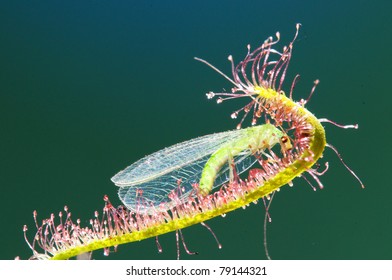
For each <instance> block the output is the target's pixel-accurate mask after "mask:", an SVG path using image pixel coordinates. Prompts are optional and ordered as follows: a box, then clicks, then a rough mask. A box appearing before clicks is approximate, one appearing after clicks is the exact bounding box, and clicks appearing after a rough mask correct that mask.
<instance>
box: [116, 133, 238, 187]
mask: <svg viewBox="0 0 392 280" xmlns="http://www.w3.org/2000/svg"><path fill="white" fill-rule="evenodd" d="M242 135H243V131H242V130H233V131H227V132H220V133H215V134H209V135H206V136H202V137H199V138H195V139H192V140H189V141H185V142H182V143H179V144H176V145H173V146H171V147H168V148H165V149H163V150H160V151H158V152H155V153H153V154H151V155H149V156H146V157H144V158H142V159H140V160H138V161H137V162H135V163H133V164H132V165H130V166H128V167H127V168H125V169H124V170H122V171H120V172H119V173H117V174H116V175H115V176H113V177H112V178H111V180H112V181H113V183H114V184H115V185H117V186H119V187H125V186H135V185H140V184H141V183H143V182H148V181H151V180H153V179H155V178H159V177H161V176H163V175H165V174H168V173H170V172H172V171H174V170H177V169H181V168H183V167H185V166H188V165H190V164H192V163H193V162H195V161H198V160H200V159H202V158H204V157H205V156H206V155H210V154H212V153H213V152H215V151H216V150H217V149H219V147H221V146H222V145H223V144H225V143H227V142H228V141H232V140H235V139H237V138H239V137H241V136H242Z"/></svg>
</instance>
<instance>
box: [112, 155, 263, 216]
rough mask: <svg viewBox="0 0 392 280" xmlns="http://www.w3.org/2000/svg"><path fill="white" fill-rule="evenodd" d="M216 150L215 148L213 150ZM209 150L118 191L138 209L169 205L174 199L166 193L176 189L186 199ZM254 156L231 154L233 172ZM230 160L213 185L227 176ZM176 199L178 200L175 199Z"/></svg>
mask: <svg viewBox="0 0 392 280" xmlns="http://www.w3.org/2000/svg"><path fill="white" fill-rule="evenodd" d="M213 152H215V151H213ZM210 156H211V154H208V155H205V156H204V157H202V158H200V159H198V160H196V161H194V162H192V163H190V164H188V165H186V166H183V167H182V168H179V169H175V170H172V171H171V172H169V173H166V174H164V175H162V176H160V177H158V178H155V179H154V180H150V181H146V182H143V183H141V184H137V185H133V186H128V187H120V189H119V191H118V195H119V197H120V199H121V200H122V202H123V203H124V204H125V206H126V207H127V208H128V209H131V210H134V211H138V212H148V211H149V210H150V209H151V208H152V207H155V208H157V209H160V207H163V208H164V209H165V210H167V209H170V208H172V207H173V206H174V205H175V204H176V202H174V201H172V200H171V199H170V198H169V194H170V192H172V191H175V192H176V194H177V197H179V199H180V201H186V200H187V199H189V197H192V196H195V195H196V192H197V191H196V190H195V189H194V187H193V186H194V185H195V184H198V183H199V180H200V177H201V173H202V171H203V168H204V166H205V164H206V162H207V161H208V159H209V158H210ZM255 161H256V159H255V158H254V157H253V156H252V155H251V153H250V151H249V150H247V151H243V152H241V153H240V154H238V155H237V156H235V157H233V163H234V165H235V168H236V172H237V173H238V174H241V173H242V172H244V171H246V170H247V169H249V168H250V167H251V166H252V165H253V164H254V163H255ZM231 164H232V163H226V164H225V165H224V166H223V167H222V168H221V170H220V171H219V172H218V174H217V177H216V180H215V182H214V186H213V188H217V187H220V186H221V185H223V184H224V183H226V182H228V181H229V180H230V175H229V174H230V167H231ZM177 203H178V202H177Z"/></svg>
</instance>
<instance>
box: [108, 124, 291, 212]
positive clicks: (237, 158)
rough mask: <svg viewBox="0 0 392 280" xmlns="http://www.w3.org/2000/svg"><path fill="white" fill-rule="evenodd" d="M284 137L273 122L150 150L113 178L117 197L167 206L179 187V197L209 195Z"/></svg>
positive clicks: (146, 207) (143, 206) (146, 208)
mask: <svg viewBox="0 0 392 280" xmlns="http://www.w3.org/2000/svg"><path fill="white" fill-rule="evenodd" d="M282 137H283V138H284V137H285V133H283V132H282V131H281V130H279V129H278V128H277V127H275V126H273V125H272V124H263V125H259V126H254V127H249V128H244V129H237V130H232V131H226V132H220V133H214V134H209V135H205V136H202V137H198V138H194V139H191V140H188V141H185V142H182V143H179V144H176V145H173V146H170V147H168V148H165V149H162V150H160V151H158V152H155V153H153V154H151V155H148V156H146V157H144V158H142V159H140V160H138V161H136V162H135V163H133V164H132V165H130V166H128V167H127V168H125V169H124V170H122V171H120V172H119V173H117V174H116V175H115V176H113V177H112V178H111V180H112V181H113V183H114V184H115V185H117V186H118V187H120V188H119V191H118V195H119V198H120V200H121V201H122V202H123V204H124V205H125V206H126V207H127V208H128V209H130V210H133V211H138V212H151V211H152V209H158V211H159V209H162V210H167V209H170V208H172V207H173V206H175V205H173V203H178V201H177V202H173V201H172V200H171V199H170V196H169V194H170V193H171V192H173V191H176V190H179V189H180V190H181V193H180V194H178V196H179V198H180V201H186V200H187V199H188V198H189V197H190V196H196V195H197V193H199V194H201V195H203V196H204V195H207V194H208V193H209V192H210V191H211V190H212V189H214V188H218V187H220V186H222V185H223V184H225V183H227V182H229V181H230V180H231V179H232V178H233V168H235V172H236V174H241V173H243V172H244V171H246V170H248V169H249V168H250V167H251V166H252V165H253V164H254V163H255V162H256V161H257V158H256V157H255V155H257V154H263V151H264V150H265V149H269V148H272V147H273V146H274V145H275V144H278V143H280V142H281V139H282ZM179 185H180V186H181V188H179ZM195 189H196V190H198V191H195Z"/></svg>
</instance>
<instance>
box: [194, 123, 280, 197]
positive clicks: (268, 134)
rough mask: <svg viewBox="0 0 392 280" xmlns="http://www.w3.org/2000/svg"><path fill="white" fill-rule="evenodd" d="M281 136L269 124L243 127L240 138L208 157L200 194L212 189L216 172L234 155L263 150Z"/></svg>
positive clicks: (272, 144)
mask: <svg viewBox="0 0 392 280" xmlns="http://www.w3.org/2000/svg"><path fill="white" fill-rule="evenodd" d="M283 136H284V133H283V132H282V131H280V130H279V129H278V128H276V127H275V126H273V125H271V124H265V125H260V126H255V127H249V128H245V129H243V136H242V137H241V138H239V139H236V140H233V141H231V142H229V143H227V144H226V145H224V146H223V147H221V148H220V149H218V150H217V151H216V152H214V153H213V154H212V155H211V157H210V158H209V159H208V161H207V163H206V164H205V166H204V169H203V171H202V174H201V178H200V183H199V191H200V194H201V195H207V194H208V193H209V192H210V191H211V190H212V187H213V185H214V181H215V178H216V176H217V174H218V172H219V171H220V170H221V168H222V166H223V165H224V164H226V163H228V164H231V162H233V157H234V156H237V155H239V154H240V153H242V152H244V151H250V153H251V154H253V155H254V154H256V153H260V152H263V151H264V150H265V149H268V148H272V147H273V146H274V145H275V144H277V143H279V142H280V139H281V138H282V137H283ZM230 170H232V167H230ZM230 177H231V178H232V174H230Z"/></svg>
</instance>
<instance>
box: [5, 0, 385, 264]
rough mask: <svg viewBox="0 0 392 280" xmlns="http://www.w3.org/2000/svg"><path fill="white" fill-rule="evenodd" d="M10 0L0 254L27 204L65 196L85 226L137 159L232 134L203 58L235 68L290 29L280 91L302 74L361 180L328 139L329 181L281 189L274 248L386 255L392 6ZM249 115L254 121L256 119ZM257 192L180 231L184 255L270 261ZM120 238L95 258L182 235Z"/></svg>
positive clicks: (303, 93) (57, 204)
mask: <svg viewBox="0 0 392 280" xmlns="http://www.w3.org/2000/svg"><path fill="white" fill-rule="evenodd" d="M377 3H378V4H375V2H374V1H364V0H362V1H343V2H342V1H335V0H331V1H285V0H283V1H278V2H276V1H250V0H245V1H225V2H221V1H147V0H146V1H114V2H113V1H98V2H96V1H83V3H81V1H18V0H15V1H2V2H1V4H0V62H1V66H0V128H1V137H0V154H1V160H0V187H1V190H2V196H1V197H2V202H1V215H0V225H1V231H0V237H1V238H0V240H1V241H0V242H1V243H0V244H1V248H2V250H1V251H0V258H1V259H13V258H14V257H15V256H20V257H21V258H22V259H26V258H28V257H30V256H31V251H30V249H29V248H28V246H27V245H26V243H25V242H24V239H23V232H22V227H23V225H24V224H26V225H28V227H29V228H30V231H28V236H29V238H30V239H32V238H33V234H34V222H33V218H32V212H33V210H37V212H38V219H39V220H41V219H43V218H46V217H48V216H49V215H50V213H55V214H56V215H57V213H58V212H59V211H60V210H62V209H63V207H64V205H67V206H68V207H69V208H70V211H71V212H72V215H73V217H74V218H75V219H76V218H77V217H80V218H81V220H82V223H83V224H87V223H88V221H89V218H90V217H93V213H94V210H101V209H102V207H103V200H102V198H103V195H105V194H107V195H108V196H109V197H110V198H111V201H112V203H113V204H114V205H117V204H119V203H120V202H119V199H118V198H117V187H116V186H114V185H113V184H112V182H111V181H110V178H111V177H112V176H113V175H114V174H115V173H117V172H118V171H119V170H121V169H123V168H125V167H126V166H128V165H129V164H131V163H132V162H134V161H136V160H138V159H139V158H141V157H143V156H145V155H147V154H150V153H153V152H155V151H157V150H160V149H162V148H164V147H167V146H170V145H173V144H176V143H179V142H181V141H184V140H188V139H191V138H194V137H197V136H202V135H205V134H210V133H213V132H220V131H226V130H230V129H234V127H235V126H236V124H237V122H238V120H232V119H230V114H231V112H232V111H233V110H234V109H236V108H239V106H241V105H242V103H241V102H240V101H231V102H226V103H223V104H220V105H217V104H216V102H215V101H211V100H207V98H206V96H205V93H206V92H208V91H210V90H213V91H218V92H219V91H222V90H223V89H226V90H229V89H230V88H231V85H230V84H229V83H228V81H226V80H225V79H224V78H223V77H221V76H220V75H219V74H217V73H216V72H214V71H213V70H211V69H210V68H208V67H207V66H205V65H203V64H202V63H200V62H197V61H195V60H194V59H193V57H194V56H198V57H201V58H204V59H206V60H208V61H209V62H211V63H212V64H214V65H215V66H217V67H218V68H219V69H221V70H222V71H224V72H225V73H230V65H229V63H228V61H227V57H228V55H229V54H232V55H233V56H234V59H235V60H236V61H238V60H240V59H242V58H243V56H244V55H245V54H246V45H247V44H248V43H250V44H251V46H253V47H257V46H258V45H260V44H261V43H262V42H263V41H264V40H265V39H266V38H267V37H268V36H271V35H275V33H276V31H280V33H281V38H282V39H281V43H280V44H279V46H278V48H279V49H281V48H282V47H283V45H284V44H287V43H288V42H289V41H290V40H291V39H292V37H293V36H294V33H295V24H296V23H297V22H300V23H302V29H301V31H300V35H299V37H298V40H297V42H296V43H295V47H294V52H293V59H292V61H291V65H290V67H289V74H288V78H287V80H286V84H285V87H284V88H285V89H286V91H289V87H290V85H291V79H292V78H293V77H294V76H295V74H297V73H299V74H301V80H300V82H299V83H298V85H297V87H296V90H295V93H294V96H295V98H296V99H297V100H299V99H300V98H305V97H307V96H308V94H309V92H310V89H311V87H312V85H313V81H314V80H315V79H320V84H319V86H318V87H317V90H316V93H315V95H314V96H313V98H312V100H311V102H310V103H309V104H308V109H309V110H310V111H311V112H313V113H315V114H316V116H318V117H320V118H329V119H331V120H334V121H336V122H338V123H344V124H353V123H358V124H359V130H344V129H340V128H337V127H334V126H332V125H329V124H326V125H325V127H326V132H327V140H328V142H329V143H331V144H333V145H335V146H336V147H337V148H338V150H339V152H340V153H341V155H342V156H343V158H344V160H345V161H346V163H347V164H348V165H349V166H350V167H351V168H352V169H353V170H354V171H355V172H356V173H357V174H358V176H360V178H361V179H362V180H363V182H364V183H365V185H366V188H365V189H361V188H360V185H359V183H358V182H357V181H356V180H355V178H354V177H353V176H351V174H350V173H349V172H348V171H347V170H346V169H345V168H344V167H343V165H342V164H341V163H340V161H339V160H338V158H337V157H336V155H335V154H334V153H333V152H332V151H331V150H329V149H327V150H326V151H325V154H324V158H323V159H322V161H321V162H325V161H328V162H329V163H330V170H329V171H328V172H327V174H326V175H324V176H323V177H322V178H321V179H322V182H323V183H324V186H325V188H324V189H323V190H318V191H316V192H313V191H312V189H311V188H310V187H309V186H308V185H307V184H306V182H305V181H303V180H302V179H300V178H299V179H297V180H295V181H294V187H293V188H289V187H283V188H282V189H281V191H280V192H279V193H278V194H277V195H276V196H275V198H274V202H273V204H272V207H271V209H270V213H271V216H272V223H269V224H268V232H267V233H268V246H269V251H270V255H271V257H272V258H273V259H391V258H392V243H391V239H390V237H391V236H392V216H391V210H392V207H391V196H392V188H391V187H392V186H391V185H392V184H391V178H390V176H389V175H388V173H389V172H390V171H388V170H390V169H391V163H390V161H391V147H390V146H389V143H390V142H391V141H390V137H391V119H390V117H388V115H389V113H388V112H390V111H391V109H390V102H391V101H392V97H391V96H392V95H391V94H390V93H389V91H390V84H389V80H390V75H391V73H392V58H391V55H390V46H391V43H392V30H391V27H392V18H391V17H390V15H389V12H387V11H390V10H391V8H392V7H391V4H387V3H389V1H377ZM248 123H249V122H248ZM263 220H264V209H263V207H262V205H261V203H259V204H257V205H252V206H251V207H248V208H247V209H246V210H243V209H239V210H237V211H234V212H232V213H230V214H228V215H227V216H226V217H225V218H221V217H219V218H215V219H213V220H211V221H209V222H207V223H208V225H209V226H210V227H211V228H212V229H213V230H214V232H215V233H216V235H217V236H218V238H219V240H220V242H221V243H222V245H223V248H222V249H221V250H219V249H218V248H217V246H216V243H215V240H214V239H213V237H212V236H211V234H210V233H209V232H208V231H207V230H206V229H205V228H203V227H202V226H200V225H195V226H192V227H190V228H186V229H184V230H183V233H184V237H185V240H186V242H187V245H188V247H189V249H191V250H193V251H197V252H199V254H198V255H196V256H188V255H187V254H186V253H185V251H184V250H183V248H181V250H182V254H181V258H182V259H193V260H197V259H264V258H265V253H264V248H263ZM160 241H161V244H162V246H163V253H161V254H158V252H157V249H156V245H155V241H154V239H148V240H144V241H141V242H137V243H133V244H127V245H122V246H120V247H119V248H118V252H117V253H115V254H111V255H110V256H109V257H104V256H103V250H100V251H96V252H94V254H93V258H95V259H175V258H176V245H175V234H174V233H170V234H166V235H163V236H161V237H160Z"/></svg>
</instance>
